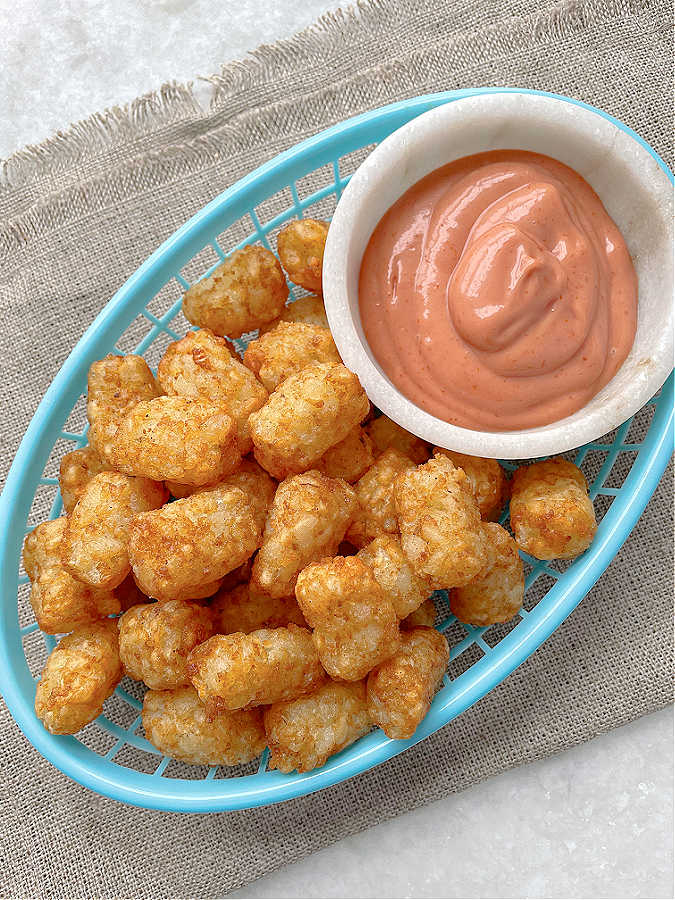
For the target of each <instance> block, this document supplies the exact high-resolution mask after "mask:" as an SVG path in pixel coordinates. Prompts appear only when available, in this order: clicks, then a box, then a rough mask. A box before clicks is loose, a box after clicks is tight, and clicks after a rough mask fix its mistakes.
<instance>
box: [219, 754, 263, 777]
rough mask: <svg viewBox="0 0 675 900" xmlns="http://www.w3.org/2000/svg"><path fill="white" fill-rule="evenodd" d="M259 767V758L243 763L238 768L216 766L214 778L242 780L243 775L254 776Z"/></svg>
mask: <svg viewBox="0 0 675 900" xmlns="http://www.w3.org/2000/svg"><path fill="white" fill-rule="evenodd" d="M259 765H260V757H258V758H257V759H254V760H251V762H249V763H243V764H242V765H240V766H218V768H217V769H216V774H215V776H214V777H215V778H242V777H243V776H244V775H255V773H256V772H257V771H258V766H259Z"/></svg>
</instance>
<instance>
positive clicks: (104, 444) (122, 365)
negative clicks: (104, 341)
mask: <svg viewBox="0 0 675 900" xmlns="http://www.w3.org/2000/svg"><path fill="white" fill-rule="evenodd" d="M160 393H161V392H160V389H159V387H158V385H157V382H156V381H155V378H154V375H153V374H152V372H151V371H150V369H149V367H148V364H147V363H146V361H145V360H144V359H143V358H142V357H140V356H114V355H112V354H111V355H109V356H106V358H105V359H101V360H99V361H98V362H95V363H92V364H91V366H90V368H89V376H88V379H87V418H88V419H89V433H88V438H89V445H90V446H91V448H92V449H93V450H94V452H95V453H96V454H97V455H98V456H99V457H100V458H101V459H102V460H103V461H104V462H109V461H110V459H109V456H110V449H111V441H112V440H113V439H114V437H115V435H116V433H117V428H118V426H119V424H120V422H121V421H122V418H123V417H124V416H125V415H126V413H127V412H129V410H130V409H133V407H134V406H135V405H136V404H137V403H140V402H141V400H152V398H153V397H158V396H159V395H160Z"/></svg>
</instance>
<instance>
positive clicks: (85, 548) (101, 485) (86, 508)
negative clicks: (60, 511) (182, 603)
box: [61, 472, 168, 590]
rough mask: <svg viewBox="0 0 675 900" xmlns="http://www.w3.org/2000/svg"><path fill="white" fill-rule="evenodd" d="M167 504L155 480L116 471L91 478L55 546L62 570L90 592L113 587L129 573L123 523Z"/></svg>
mask: <svg viewBox="0 0 675 900" xmlns="http://www.w3.org/2000/svg"><path fill="white" fill-rule="evenodd" d="M167 499H168V491H167V490H166V488H165V487H164V485H163V484H162V483H161V482H159V481H151V480H150V479H149V478H134V477H133V476H132V475H120V474H119V473H118V472H101V473H100V474H99V475H95V476H94V477H93V478H92V479H91V481H90V482H89V484H88V485H87V486H86V488H85V489H84V492H83V494H82V496H81V497H80V499H79V501H78V503H77V506H76V507H75V509H74V510H73V512H72V513H71V515H70V516H69V517H68V525H67V527H66V532H65V535H64V538H63V543H62V544H61V559H62V561H63V564H64V566H65V567H66V569H67V570H68V571H69V572H70V574H71V575H72V576H73V578H77V579H78V581H83V582H84V583H85V584H88V585H91V587H95V588H101V589H108V590H111V589H112V588H116V587H117V586H118V585H120V584H121V583H122V582H123V581H124V579H125V578H126V577H127V575H128V574H129V572H130V571H131V564H130V563H129V555H128V553H127V543H128V541H129V522H130V521H131V519H132V518H133V517H134V516H135V515H136V514H137V513H139V512H146V511H147V510H149V509H157V508H158V507H160V506H162V504H163V503H165V502H166V500H167Z"/></svg>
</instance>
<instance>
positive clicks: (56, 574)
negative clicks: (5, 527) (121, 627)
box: [23, 518, 120, 634]
mask: <svg viewBox="0 0 675 900" xmlns="http://www.w3.org/2000/svg"><path fill="white" fill-rule="evenodd" d="M66 527H67V520H66V519H65V518H60V519H51V520H50V521H48V522H43V523H42V524H41V525H38V527H37V528H35V529H34V530H33V531H31V532H30V534H29V535H27V536H26V540H25V542H24V545H23V564H24V568H25V569H26V573H27V575H28V577H29V578H30V580H31V582H32V586H31V592H30V602H31V606H32V607H33V612H34V613H35V618H36V619H37V623H38V625H39V626H40V628H41V629H42V631H44V632H46V633H47V634H64V633H66V632H68V631H73V629H75V628H77V627H79V626H80V625H89V624H91V623H92V622H96V621H97V620H98V619H103V618H105V616H108V615H112V614H114V613H118V612H119V611H120V603H119V600H118V599H117V597H116V596H115V595H114V594H113V592H112V591H108V590H95V589H92V588H91V587H89V586H88V585H86V584H82V582H80V581H77V580H76V579H75V578H73V576H72V575H71V574H70V573H69V572H68V571H67V570H66V568H65V567H64V565H63V563H62V562H61V545H62V543H63V537H64V535H65V532H66Z"/></svg>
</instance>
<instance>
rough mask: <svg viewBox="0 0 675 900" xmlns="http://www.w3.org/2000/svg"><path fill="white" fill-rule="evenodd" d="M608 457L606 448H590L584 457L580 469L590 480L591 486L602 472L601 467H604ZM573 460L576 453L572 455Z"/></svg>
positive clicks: (588, 480)
mask: <svg viewBox="0 0 675 900" xmlns="http://www.w3.org/2000/svg"><path fill="white" fill-rule="evenodd" d="M606 459H607V451H606V450H589V451H588V453H587V454H586V456H585V457H584V459H583V461H582V463H581V466H580V469H581V471H582V472H583V473H584V475H585V476H586V481H587V482H588V484H589V486H590V485H592V484H594V483H595V480H596V478H597V477H598V475H599V473H600V469H602V467H603V466H604V464H605V461H606ZM572 461H574V455H573V457H572Z"/></svg>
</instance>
